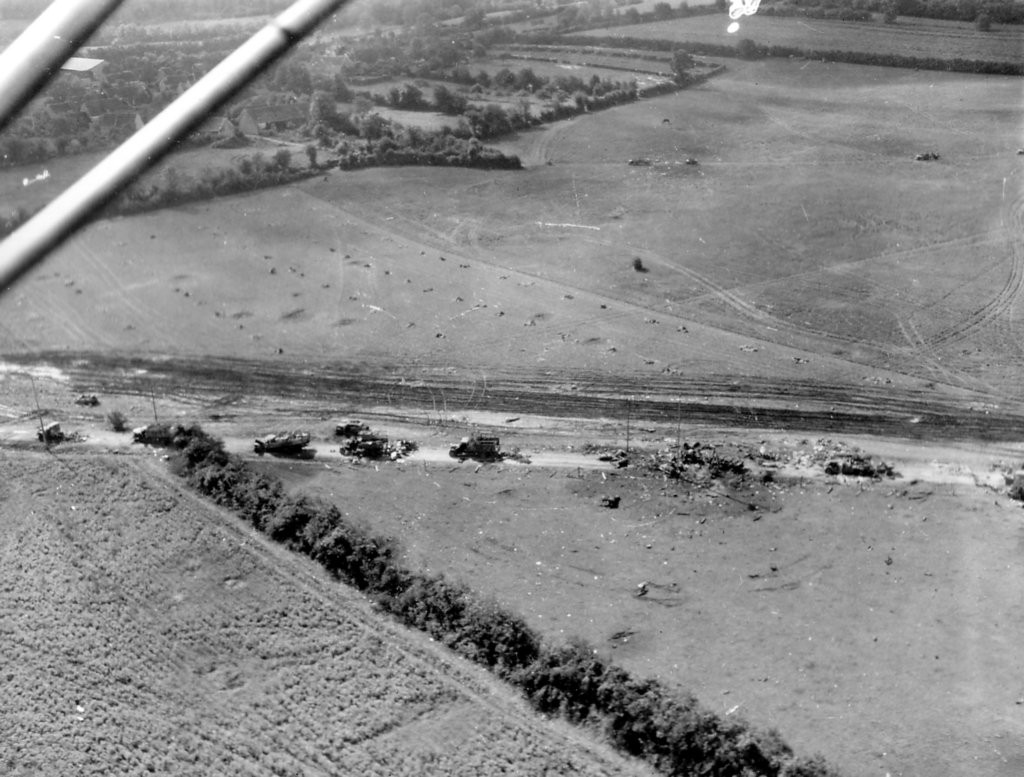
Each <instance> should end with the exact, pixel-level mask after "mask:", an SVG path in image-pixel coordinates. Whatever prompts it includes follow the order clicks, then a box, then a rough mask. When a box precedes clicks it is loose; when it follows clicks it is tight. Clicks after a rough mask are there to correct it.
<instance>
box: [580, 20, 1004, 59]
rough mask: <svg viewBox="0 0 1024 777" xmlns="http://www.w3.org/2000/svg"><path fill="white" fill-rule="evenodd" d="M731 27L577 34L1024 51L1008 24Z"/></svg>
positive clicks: (932, 51)
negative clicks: (981, 28)
mask: <svg viewBox="0 0 1024 777" xmlns="http://www.w3.org/2000/svg"><path fill="white" fill-rule="evenodd" d="M728 24H729V17H728V16H727V15H726V14H724V13H723V14H721V15H715V16H693V17H690V18H687V19H672V20H670V21H664V22H646V23H644V24H631V25H626V26H623V27H611V28H608V29H596V30H587V31H584V32H580V33H574V35H585V36H591V37H623V38H644V39H649V40H672V41H678V42H680V43H684V42H693V43H716V44H722V45H735V44H736V42H737V41H738V40H740V39H742V38H750V39H751V40H753V41H754V42H755V43H758V44H760V45H762V46H792V47H796V48H802V49H806V50H813V51H859V52H866V53H870V54H898V55H900V56H907V57H934V58H937V59H951V58H963V59H981V60H986V61H992V62H1019V61H1020V59H1021V54H1022V52H1024V30H1020V29H1018V27H1016V26H1009V25H1007V26H1003V27H999V28H998V29H993V30H991V31H990V32H979V31H978V30H976V29H975V28H974V25H973V24H968V23H965V22H946V21H941V20H937V19H917V18H914V19H911V18H907V17H900V19H899V24H883V23H881V22H840V21H830V20H824V19H800V18H796V17H786V18H783V17H774V16H765V15H764V14H755V15H754V16H745V17H743V18H742V19H741V20H740V29H739V31H738V32H737V33H736V34H735V35H730V34H729V33H727V32H726V29H725V28H726V27H727V26H728Z"/></svg>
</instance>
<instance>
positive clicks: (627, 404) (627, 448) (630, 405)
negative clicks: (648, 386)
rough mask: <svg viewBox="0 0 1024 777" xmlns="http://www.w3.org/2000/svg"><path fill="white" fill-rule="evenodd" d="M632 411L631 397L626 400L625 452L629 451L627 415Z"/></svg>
mask: <svg viewBox="0 0 1024 777" xmlns="http://www.w3.org/2000/svg"><path fill="white" fill-rule="evenodd" d="M632 412H633V397H632V396H630V398H629V399H628V400H627V401H626V453H629V417H630V415H632Z"/></svg>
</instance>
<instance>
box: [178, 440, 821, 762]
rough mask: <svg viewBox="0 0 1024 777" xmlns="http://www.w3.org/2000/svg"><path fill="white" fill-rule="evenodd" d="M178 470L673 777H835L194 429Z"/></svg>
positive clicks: (539, 704) (388, 609) (538, 700)
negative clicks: (536, 623) (422, 560)
mask: <svg viewBox="0 0 1024 777" xmlns="http://www.w3.org/2000/svg"><path fill="white" fill-rule="evenodd" d="M170 437H171V443H170V446H169V447H170V448H171V449H172V456H171V460H170V466H171V469H172V471H173V472H174V473H175V474H176V475H178V476H179V477H181V478H183V479H184V480H185V482H186V483H187V484H188V485H189V486H190V487H191V488H193V489H194V490H196V491H197V492H199V493H200V494H202V495H203V496H205V497H207V498H208V499H211V500H212V501H213V502H215V503H216V504H218V505H220V506H222V507H225V508H227V509H229V510H231V511H232V512H234V513H235V514H236V515H237V516H238V517H239V518H240V519H242V520H244V521H245V522H247V523H249V524H250V525H252V526H253V527H254V528H256V529H257V530H259V531H261V532H263V533H264V534H266V535H267V536H268V537H270V538H271V539H273V540H275V541H277V542H280V543H282V544H283V545H285V546H286V547H288V548H289V549H290V550H292V551H294V552H296V553H301V554H303V555H306V556H308V557H310V558H312V559H313V560H315V561H317V562H318V563H320V564H321V565H322V566H323V567H324V568H325V569H326V570H327V571H328V572H329V573H330V574H331V575H332V576H334V577H335V578H336V579H338V580H340V581H342V582H344V583H346V584H348V585H350V586H352V587H354V588H356V589H358V590H360V591H362V592H364V593H365V594H367V596H369V597H370V599H371V600H372V601H373V602H374V603H375V604H376V606H377V607H379V608H380V610H381V611H383V612H385V613H387V614H389V615H391V616H393V617H395V618H396V619H397V620H398V621H400V622H401V623H403V624H405V625H406V626H409V627H411V628H415V629H418V630H421V631H423V632H425V633H427V634H429V635H430V636H431V637H433V638H434V639H435V640H437V641H439V642H441V643H442V644H444V645H446V646H447V647H449V648H450V649H451V650H453V651H455V652H456V653H458V654H460V655H462V656H464V657H466V658H468V659H469V660H471V661H474V662H476V663H478V664H480V665H482V666H484V667H486V668H488V669H490V670H491V671H492V672H494V673H495V674H496V675H497V676H498V677H500V678H502V679H503V680H505V681H507V682H509V683H510V684H511V685H513V686H514V687H516V688H518V689H519V690H520V691H521V692H522V693H523V694H524V696H525V697H526V698H527V700H529V702H530V703H531V704H532V705H533V707H534V708H535V709H537V710H538V711H539V712H542V713H544V714H548V715H559V716H561V717H563V718H564V719H566V720H568V721H570V722H572V723H575V724H580V725H585V726H588V727H590V728H593V729H596V730H599V731H601V732H602V733H603V734H604V736H605V737H606V738H607V740H608V741H609V742H611V743H612V744H613V745H614V746H615V747H617V748H618V749H619V750H621V751H622V752H624V753H627V754H629V755H631V756H635V757H638V758H642V759H643V760H645V761H647V762H648V763H650V764H651V765H652V766H653V767H654V768H655V769H656V770H658V771H659V772H660V773H662V774H666V775H685V774H714V775H719V777H752V776H753V775H757V776H758V777H838V773H837V772H836V771H835V770H834V769H833V768H832V767H831V766H830V765H829V764H828V763H827V762H825V761H824V760H823V759H822V758H820V757H813V758H807V757H799V756H796V755H794V753H793V751H792V749H791V748H790V747H789V746H788V745H787V744H786V743H785V742H784V741H783V740H782V738H781V737H780V736H779V734H778V733H777V732H776V731H774V730H771V731H762V730H759V729H756V728H754V727H752V726H750V725H749V724H747V723H746V722H744V721H743V720H742V719H740V718H738V717H729V718H723V717H721V716H719V715H717V714H715V713H713V712H710V711H709V710H707V709H705V708H704V707H702V706H701V705H700V704H699V703H698V702H697V700H696V699H695V698H694V697H693V696H692V695H689V694H686V693H681V692H679V691H678V690H676V689H673V688H671V687H669V686H668V685H666V684H665V683H662V682H660V681H658V680H654V679H638V678H634V677H633V676H631V675H630V674H629V673H628V672H626V671H625V670H623V669H621V668H619V667H616V666H614V665H612V664H609V663H607V662H605V661H603V660H602V659H600V658H599V657H598V656H597V655H596V652H595V651H594V650H593V649H592V648H591V647H589V646H588V645H586V644H585V643H584V642H582V641H571V642H569V643H568V644H557V645H556V644H549V643H547V642H545V641H544V640H543V639H541V637H540V635H538V634H537V633H536V632H535V631H534V630H533V629H531V628H530V627H529V626H528V625H527V624H526V623H525V621H524V620H523V619H522V617H520V616H519V615H516V614H514V613H511V612H509V611H507V610H505V609H503V608H502V607H501V606H500V605H499V604H497V603H496V602H494V601H493V600H491V599H489V598H486V597H481V596H479V595H478V594H476V593H474V592H473V591H472V590H471V589H470V588H469V587H468V586H467V585H465V584H463V583H459V582H453V581H450V580H448V579H446V578H445V577H444V576H443V575H437V574H434V575H430V574H425V573H421V572H417V571H414V570H411V569H408V568H406V567H405V566H403V565H402V564H401V563H400V562H399V561H398V558H399V555H400V554H399V548H398V546H397V544H396V542H395V541H394V540H392V539H389V538H386V537H382V536H380V535H377V534H374V533H373V532H372V531H371V530H370V529H369V528H367V527H366V526H364V525H361V524H359V523H357V522H355V521H353V520H351V519H350V518H349V517H347V516H345V515H343V514H342V513H341V511H340V510H339V509H338V508H337V507H336V506H335V505H333V504H329V503H327V502H325V501H323V500H320V499H315V498H312V497H309V496H305V495H301V494H299V495H292V494H288V493H286V491H285V489H284V487H283V485H282V483H281V481H279V480H277V479H276V478H272V477H270V476H268V475H266V474H262V473H259V472H255V471H253V470H251V469H250V468H249V467H248V466H247V465H246V464H245V463H244V462H243V461H242V460H241V459H240V458H238V457H237V456H233V455H231V454H229V453H227V452H226V451H225V450H224V446H223V444H222V443H221V441H219V440H217V439H215V438H213V437H211V436H210V435H208V434H206V433H205V432H204V431H203V430H202V429H201V428H200V427H199V426H198V425H193V426H191V427H188V428H185V427H180V426H179V427H176V428H174V429H173V430H171V435H170Z"/></svg>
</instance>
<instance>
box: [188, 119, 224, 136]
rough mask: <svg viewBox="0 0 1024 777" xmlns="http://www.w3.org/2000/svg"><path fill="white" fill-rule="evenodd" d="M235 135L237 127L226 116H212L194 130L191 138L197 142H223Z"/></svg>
mask: <svg viewBox="0 0 1024 777" xmlns="http://www.w3.org/2000/svg"><path fill="white" fill-rule="evenodd" d="M234 135H235V125H234V124H233V123H232V122H231V120H230V119H229V118H227V117H226V116H210V117H209V118H208V119H206V121H204V122H203V123H202V124H200V125H199V126H198V127H196V128H195V129H194V130H192V134H191V135H190V137H191V138H193V139H195V140H223V139H225V138H231V137H234Z"/></svg>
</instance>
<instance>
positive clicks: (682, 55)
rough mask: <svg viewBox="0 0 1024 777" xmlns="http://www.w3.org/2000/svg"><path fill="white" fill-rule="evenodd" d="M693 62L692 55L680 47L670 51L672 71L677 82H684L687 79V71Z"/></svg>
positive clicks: (688, 75) (688, 76)
mask: <svg viewBox="0 0 1024 777" xmlns="http://www.w3.org/2000/svg"><path fill="white" fill-rule="evenodd" d="M695 64H696V63H695V62H694V59H693V57H691V56H690V55H689V54H687V53H686V52H685V51H683V50H682V49H676V50H675V51H673V52H672V72H673V73H675V80H676V83H677V84H684V83H686V81H687V80H689V78H690V73H689V71H690V70H691V69H692V68H693V66H694V65H695Z"/></svg>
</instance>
